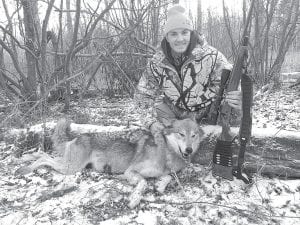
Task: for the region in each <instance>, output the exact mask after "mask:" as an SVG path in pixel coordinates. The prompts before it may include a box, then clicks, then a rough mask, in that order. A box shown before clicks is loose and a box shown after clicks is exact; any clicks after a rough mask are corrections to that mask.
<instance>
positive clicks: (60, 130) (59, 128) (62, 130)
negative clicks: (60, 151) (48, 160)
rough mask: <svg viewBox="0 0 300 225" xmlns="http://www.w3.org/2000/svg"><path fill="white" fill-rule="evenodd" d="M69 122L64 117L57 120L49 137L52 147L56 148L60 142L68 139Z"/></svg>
mask: <svg viewBox="0 0 300 225" xmlns="http://www.w3.org/2000/svg"><path fill="white" fill-rule="evenodd" d="M70 124H71V122H70V121H69V120H67V119H65V118H64V119H60V120H59V121H58V122H57V124H56V127H55V129H54V133H53V135H52V138H51V139H52V141H53V147H54V148H58V147H59V146H60V145H61V144H63V143H65V142H67V141H69V140H70V136H71V135H70Z"/></svg>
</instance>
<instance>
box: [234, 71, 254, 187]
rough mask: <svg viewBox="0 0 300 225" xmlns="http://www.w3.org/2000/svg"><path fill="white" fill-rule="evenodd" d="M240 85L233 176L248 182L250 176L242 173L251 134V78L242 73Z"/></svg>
mask: <svg viewBox="0 0 300 225" xmlns="http://www.w3.org/2000/svg"><path fill="white" fill-rule="evenodd" d="M241 87H242V95H243V97H242V111H243V117H242V121H241V127H240V150H239V154H238V163H237V168H236V169H235V170H234V176H236V177H237V178H238V179H241V180H243V181H244V182H245V183H250V182H251V178H250V176H249V175H248V174H247V173H246V176H244V175H243V174H242V172H243V166H244V159H245V151H246V145H247V142H248V141H249V139H250V136H251V130H252V112H251V111H252V110H251V108H252V103H253V83H252V80H251V78H250V77H249V76H248V75H247V74H246V73H243V74H242V77H241Z"/></svg>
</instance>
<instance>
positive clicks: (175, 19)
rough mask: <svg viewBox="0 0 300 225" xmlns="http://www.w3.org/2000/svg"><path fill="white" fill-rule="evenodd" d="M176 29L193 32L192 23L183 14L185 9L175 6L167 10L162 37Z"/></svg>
mask: <svg viewBox="0 0 300 225" xmlns="http://www.w3.org/2000/svg"><path fill="white" fill-rule="evenodd" d="M178 28H185V29H188V30H193V25H192V21H191V20H190V19H189V18H188V16H187V15H186V14H185V8H183V7H182V6H181V5H178V4H176V5H174V6H172V7H171V8H170V9H169V10H168V19H167V22H166V24H165V30H164V35H166V34H167V33H168V32H169V31H171V30H173V29H178Z"/></svg>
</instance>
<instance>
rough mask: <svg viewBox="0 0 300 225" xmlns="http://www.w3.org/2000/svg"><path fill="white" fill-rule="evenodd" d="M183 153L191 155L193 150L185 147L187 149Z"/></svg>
mask: <svg viewBox="0 0 300 225" xmlns="http://www.w3.org/2000/svg"><path fill="white" fill-rule="evenodd" d="M185 152H186V153H187V154H192V153H193V149H192V148H191V147H187V148H186V149H185Z"/></svg>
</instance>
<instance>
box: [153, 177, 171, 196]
mask: <svg viewBox="0 0 300 225" xmlns="http://www.w3.org/2000/svg"><path fill="white" fill-rule="evenodd" d="M171 180H172V177H171V176H170V175H166V176H163V177H160V178H159V179H158V180H157V182H156V183H155V189H156V191H158V192H159V193H160V194H163V193H164V192H165V190H166V187H167V186H168V184H169V183H170V181H171Z"/></svg>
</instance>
